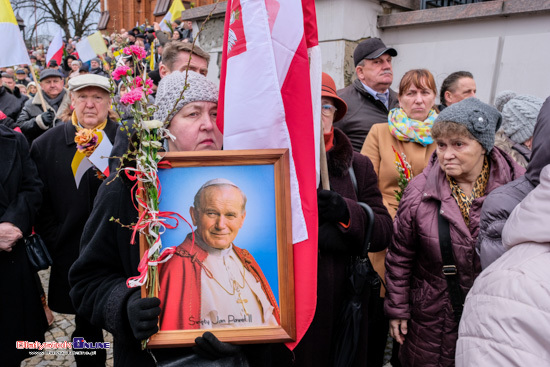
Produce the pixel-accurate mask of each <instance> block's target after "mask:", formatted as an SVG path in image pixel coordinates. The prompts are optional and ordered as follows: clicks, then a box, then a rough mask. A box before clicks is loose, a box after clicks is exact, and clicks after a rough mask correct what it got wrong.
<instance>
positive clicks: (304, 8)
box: [218, 0, 321, 349]
mask: <svg viewBox="0 0 550 367" xmlns="http://www.w3.org/2000/svg"><path fill="white" fill-rule="evenodd" d="M308 48H309V49H308ZM308 54H311V55H312V57H315V58H317V57H319V55H320V53H319V50H318V42H317V27H316V20H315V5H314V0H285V1H281V0H262V1H258V0H255V1H251V0H230V1H228V2H227V13H226V18H225V32H224V47H223V55H222V68H221V81H220V98H219V104H218V117H219V118H218V125H219V127H220V130H221V131H223V134H224V140H223V146H224V149H225V150H234V149H269V148H288V149H289V150H290V157H291V159H290V170H291V173H290V181H291V182H290V186H291V203H292V236H293V243H294V279H295V302H296V330H297V342H296V343H292V344H288V346H289V348H291V349H292V348H294V346H295V345H296V344H297V343H298V342H299V341H300V339H301V338H302V336H303V335H304V333H305V332H306V330H307V328H308V327H309V325H310V323H311V320H312V319H313V316H314V314H315V304H316V297H317V284H316V283H317V194H316V188H317V182H318V178H317V177H318V174H317V172H316V167H317V166H318V164H317V161H318V159H317V158H318V152H319V144H318V143H319V141H320V140H319V134H320V122H319V121H320V117H319V116H320V106H319V104H320V99H321V97H320V93H321V68H320V57H319V59H318V60H317V59H316V60H313V59H312V60H311V64H312V65H314V66H315V71H312V73H313V75H314V76H313V77H310V59H309V57H308ZM317 74H318V75H317ZM312 87H313V88H314V89H313V90H314V91H315V93H313V96H312ZM312 98H313V101H314V103H316V106H317V107H319V108H316V109H315V111H317V113H316V116H317V117H316V118H314V113H313V111H314V107H313V104H312ZM314 121H316V122H314Z"/></svg>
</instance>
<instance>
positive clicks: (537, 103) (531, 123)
mask: <svg viewBox="0 0 550 367" xmlns="http://www.w3.org/2000/svg"><path fill="white" fill-rule="evenodd" d="M501 94H505V95H507V96H510V95H511V94H510V93H509V91H504V92H501V93H499V94H498V96H497V97H496V99H495V104H496V102H497V101H502V100H503V98H502V96H501ZM499 97H500V98H499ZM543 103H544V101H543V100H542V99H540V98H537V97H535V96H529V95H514V97H513V98H510V99H509V100H508V101H506V102H505V103H504V104H503V105H502V107H501V112H502V128H501V130H502V131H503V132H504V134H506V136H508V137H509V138H510V139H511V140H512V141H514V142H515V143H518V144H522V143H524V142H525V141H527V140H529V138H530V137H532V136H533V131H534V130H535V124H536V123H537V116H538V115H539V111H540V109H541V107H542V104H543ZM497 108H498V107H497Z"/></svg>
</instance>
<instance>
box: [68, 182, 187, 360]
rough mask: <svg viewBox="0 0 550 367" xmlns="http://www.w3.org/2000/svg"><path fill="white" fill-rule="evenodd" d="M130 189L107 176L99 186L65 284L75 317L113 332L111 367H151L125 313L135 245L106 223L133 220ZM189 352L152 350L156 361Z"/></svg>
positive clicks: (127, 232)
mask: <svg viewBox="0 0 550 367" xmlns="http://www.w3.org/2000/svg"><path fill="white" fill-rule="evenodd" d="M121 175H124V173H121ZM132 185H133V184H131V183H129V182H128V180H123V179H121V178H120V177H119V178H116V179H114V176H113V175H111V177H109V178H107V180H105V183H104V184H103V185H101V187H100V189H99V192H98V194H97V198H96V200H95V203H94V209H93V211H92V213H91V215H90V219H89V220H88V222H87V223H86V226H85V228H84V232H83V234H82V242H81V246H82V247H81V253H80V256H79V258H78V260H77V261H75V263H74V265H73V266H72V268H71V271H70V273H69V281H70V283H71V286H72V288H71V299H72V301H73V304H74V305H75V308H76V311H77V313H78V314H79V315H82V316H83V317H85V318H87V319H89V320H90V321H91V322H92V324H94V325H96V326H99V327H101V328H103V329H105V330H107V331H109V332H110V333H112V334H113V337H114V343H113V345H114V365H115V366H119V367H120V366H128V367H134V366H140V367H147V366H151V367H152V366H155V365H156V364H155V362H154V361H153V359H152V357H151V355H150V354H149V353H148V352H147V351H143V350H141V342H140V341H139V340H137V339H135V338H134V335H133V333H132V330H131V328H130V323H129V321H128V314H127V311H126V307H127V301H128V298H129V297H130V296H131V295H132V294H133V293H135V292H138V291H139V289H136V288H128V287H127V286H126V280H127V279H128V278H129V277H132V276H136V275H138V271H137V267H138V264H139V260H140V252H139V244H135V245H131V244H130V241H131V237H132V231H131V230H130V229H128V228H125V227H122V226H121V225H120V224H118V223H115V222H113V221H110V220H109V218H111V217H112V218H115V219H118V220H119V222H120V223H122V224H127V225H129V224H132V223H135V222H136V221H137V219H138V212H137V210H136V209H135V208H134V206H133V205H132V201H131V195H132V193H131V187H132ZM191 352H192V351H191V349H190V348H169V349H155V350H153V353H154V355H155V358H156V359H157V360H159V361H161V360H164V359H169V358H171V357H174V356H183V355H187V354H190V353H191Z"/></svg>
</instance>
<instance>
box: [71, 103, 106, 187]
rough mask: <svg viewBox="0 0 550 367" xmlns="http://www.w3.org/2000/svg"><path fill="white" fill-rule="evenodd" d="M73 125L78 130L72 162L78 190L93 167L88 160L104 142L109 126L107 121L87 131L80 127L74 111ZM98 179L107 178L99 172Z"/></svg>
mask: <svg viewBox="0 0 550 367" xmlns="http://www.w3.org/2000/svg"><path fill="white" fill-rule="evenodd" d="M71 123H72V125H73V126H74V127H75V128H76V134H75V137H74V142H75V143H76V152H75V154H74V157H73V160H72V162H71V169H72V171H73V176H74V177H75V181H76V187H77V188H78V186H79V184H80V180H81V179H82V176H83V175H84V173H85V172H86V171H87V170H88V169H89V168H91V167H92V166H93V165H92V163H90V162H89V161H88V160H87V159H86V158H87V157H89V156H90V155H92V153H93V152H94V150H95V148H97V146H98V145H99V144H100V143H101V141H102V140H103V137H104V134H103V132H102V131H103V129H104V128H105V126H107V120H105V121H104V122H102V123H101V124H99V125H98V126H96V127H95V128H94V129H86V128H84V127H82V125H80V123H79V122H78V119H77V117H76V113H75V112H74V111H73V114H72V116H71ZM97 177H98V178H99V179H101V180H103V179H104V178H105V176H104V175H103V174H102V173H101V172H99V171H97Z"/></svg>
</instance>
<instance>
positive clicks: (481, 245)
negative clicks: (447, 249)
mask: <svg viewBox="0 0 550 367" xmlns="http://www.w3.org/2000/svg"><path fill="white" fill-rule="evenodd" d="M548 136H550V97H548V98H547V99H546V101H545V102H544V104H543V105H542V108H541V110H540V112H539V116H538V117H537V124H536V125H535V130H534V132H533V151H532V153H531V161H530V162H529V164H528V165H527V172H525V176H522V177H520V178H519V179H517V180H515V181H512V182H510V183H508V184H506V185H504V186H502V187H499V188H498V189H496V190H495V191H493V192H492V193H491V194H490V195H489V196H488V197H487V200H485V203H484V204H483V208H482V210H481V221H480V223H479V238H478V244H477V250H478V253H479V256H480V258H481V267H482V268H483V269H485V268H486V267H487V266H489V265H490V264H491V263H492V262H493V261H495V260H496V259H498V258H499V257H500V256H501V255H502V254H503V253H504V251H505V250H506V249H505V248H504V246H502V238H501V234H502V228H504V224H505V223H506V220H507V219H508V216H509V215H510V213H511V212H512V210H514V208H515V207H516V205H518V204H519V203H520V202H521V201H522V200H523V199H524V198H525V196H527V194H528V193H529V192H530V191H531V190H533V189H534V188H535V187H536V186H537V185H538V184H539V175H540V172H541V171H542V168H543V167H544V166H546V165H547V164H550V144H548Z"/></svg>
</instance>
